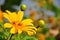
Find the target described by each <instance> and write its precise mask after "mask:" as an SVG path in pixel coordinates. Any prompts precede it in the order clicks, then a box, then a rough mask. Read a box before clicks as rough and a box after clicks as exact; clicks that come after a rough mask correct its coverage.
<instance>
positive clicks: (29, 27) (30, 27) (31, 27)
mask: <svg viewBox="0 0 60 40" xmlns="http://www.w3.org/2000/svg"><path fill="white" fill-rule="evenodd" d="M26 29H34V30H35V31H37V28H35V27H33V26H28V27H26Z"/></svg>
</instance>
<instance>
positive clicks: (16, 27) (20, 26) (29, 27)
mask: <svg viewBox="0 0 60 40" xmlns="http://www.w3.org/2000/svg"><path fill="white" fill-rule="evenodd" d="M6 12H7V13H4V17H5V18H7V19H8V20H9V22H10V23H5V24H4V28H11V30H10V33H11V34H15V33H18V34H21V33H22V31H25V32H27V33H28V35H33V34H35V33H36V30H37V29H36V28H35V27H34V25H33V24H32V22H33V21H32V20H31V19H25V20H22V19H23V15H24V14H23V13H24V12H23V11H18V14H16V12H10V11H8V10H6Z"/></svg>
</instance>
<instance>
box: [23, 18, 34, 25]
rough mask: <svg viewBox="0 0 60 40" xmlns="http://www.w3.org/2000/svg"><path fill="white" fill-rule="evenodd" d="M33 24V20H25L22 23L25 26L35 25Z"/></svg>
mask: <svg viewBox="0 0 60 40" xmlns="http://www.w3.org/2000/svg"><path fill="white" fill-rule="evenodd" d="M32 22H33V21H32V20H31V19H25V20H23V21H22V24H23V25H33V24H32Z"/></svg>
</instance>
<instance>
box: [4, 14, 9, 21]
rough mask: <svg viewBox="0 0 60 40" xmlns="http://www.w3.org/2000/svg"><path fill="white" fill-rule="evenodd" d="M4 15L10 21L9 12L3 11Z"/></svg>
mask: <svg viewBox="0 0 60 40" xmlns="http://www.w3.org/2000/svg"><path fill="white" fill-rule="evenodd" d="M3 16H4V17H5V18H7V19H8V20H9V21H10V18H9V15H8V14H7V13H3Z"/></svg>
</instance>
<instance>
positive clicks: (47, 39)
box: [46, 37, 56, 40]
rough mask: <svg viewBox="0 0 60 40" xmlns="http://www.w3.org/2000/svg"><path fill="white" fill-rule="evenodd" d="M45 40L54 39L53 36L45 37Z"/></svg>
mask: <svg viewBox="0 0 60 40" xmlns="http://www.w3.org/2000/svg"><path fill="white" fill-rule="evenodd" d="M46 40H56V39H55V38H54V37H47V38H46Z"/></svg>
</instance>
